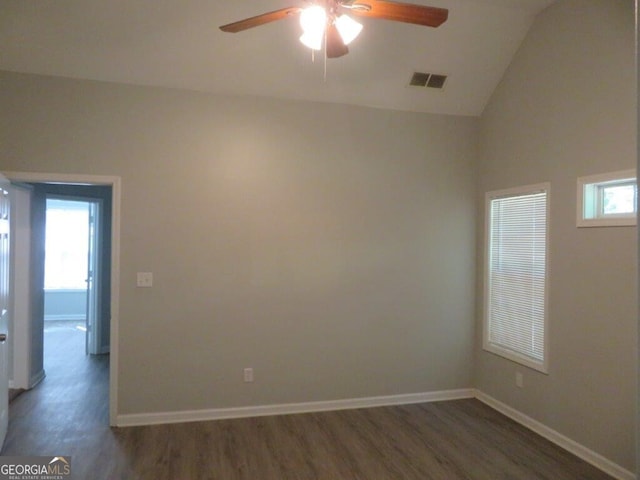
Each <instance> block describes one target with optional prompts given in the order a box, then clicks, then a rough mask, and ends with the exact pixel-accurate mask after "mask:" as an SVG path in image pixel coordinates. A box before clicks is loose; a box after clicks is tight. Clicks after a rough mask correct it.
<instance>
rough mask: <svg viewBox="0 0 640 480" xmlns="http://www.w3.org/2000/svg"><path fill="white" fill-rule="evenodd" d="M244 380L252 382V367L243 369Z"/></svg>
mask: <svg viewBox="0 0 640 480" xmlns="http://www.w3.org/2000/svg"><path fill="white" fill-rule="evenodd" d="M244 381H245V382H253V368H245V369H244Z"/></svg>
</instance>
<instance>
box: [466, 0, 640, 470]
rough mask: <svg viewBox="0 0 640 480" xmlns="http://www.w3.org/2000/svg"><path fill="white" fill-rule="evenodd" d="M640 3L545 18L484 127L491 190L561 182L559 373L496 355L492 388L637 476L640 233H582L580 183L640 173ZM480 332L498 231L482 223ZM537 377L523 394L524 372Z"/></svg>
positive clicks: (554, 214) (479, 361)
mask: <svg viewBox="0 0 640 480" xmlns="http://www.w3.org/2000/svg"><path fill="white" fill-rule="evenodd" d="M634 75H635V67H634V14H633V1H632V0H561V1H559V2H558V3H557V4H555V5H553V6H551V7H550V8H548V9H547V10H546V11H545V12H543V13H542V14H541V15H540V16H539V17H538V19H537V20H536V22H535V23H534V25H533V27H532V29H531V30H530V32H529V34H528V36H527V38H526V39H525V41H524V43H523V45H522V46H521V48H520V51H519V52H518V54H517V55H516V57H515V59H514V61H513V62H512V64H511V66H510V68H509V70H508V71H507V73H506V75H505V77H504V79H503V81H502V83H501V85H500V86H499V87H498V88H497V90H496V91H495V93H494V95H493V97H492V99H491V102H490V104H489V106H488V107H487V109H486V110H485V112H484V114H483V116H482V119H481V147H480V152H481V159H480V163H479V166H478V179H479V187H480V188H479V191H478V203H479V206H480V210H479V218H480V219H482V218H484V212H483V203H482V202H483V199H482V196H483V194H484V192H486V191H489V190H494V189H501V188H506V187H513V186H518V185H527V184H533V183H538V182H543V181H550V182H551V223H550V225H551V230H550V263H549V279H550V291H549V332H550V348H549V359H550V363H549V365H550V367H549V375H544V374H540V373H537V372H534V371H532V370H528V369H526V368H524V367H520V366H517V365H516V364H514V363H512V362H510V361H507V360H504V359H502V358H500V357H497V356H495V355H492V354H490V353H487V352H484V351H482V349H481V345H482V343H481V338H480V335H478V339H477V342H476V345H477V352H476V353H477V355H476V365H477V368H476V371H475V374H476V377H475V382H476V384H477V386H478V388H480V389H481V390H483V391H484V392H486V393H487V394H489V395H491V396H493V397H495V398H497V399H498V400H501V401H503V402H505V403H507V404H508V405H510V406H512V407H514V408H516V409H517V410H520V411H522V412H524V413H525V414H527V415H529V416H531V417H533V418H535V419H536V420H538V421H540V422H542V423H544V424H546V425H547V426H549V427H551V428H553V429H555V430H557V431H559V432H560V433H562V434H564V435H566V436H568V437H570V438H571V439H573V440H575V441H577V442H579V443H581V444H583V445H585V446H587V447H589V448H591V449H592V450H594V451H596V452H598V453H600V454H602V455H604V456H606V457H607V458H609V459H611V460H613V461H614V462H616V463H618V464H620V465H622V466H624V467H626V468H627V469H629V470H633V469H634V465H635V460H634V420H635V408H636V403H635V399H636V396H635V388H636V373H635V372H636V351H637V348H636V342H637V328H636V320H637V314H636V308H637V295H636V265H637V262H636V247H635V244H636V243H635V242H636V228H635V227H616V228H580V229H578V228H576V221H575V217H576V213H575V212H576V178H577V177H578V176H583V175H589V174H596V173H604V172H610V171H616V170H622V169H627V168H633V167H635V161H636V142H635V137H636V117H635V115H636V113H635V112H636V110H635V108H636V84H635V76H634ZM478 227H479V228H478V237H479V239H480V240H479V245H480V247H479V248H478V280H479V281H478V291H477V294H478V299H479V301H478V312H477V317H478V323H477V325H478V330H480V327H481V320H480V319H481V317H482V268H483V267H482V266H483V263H482V262H483V257H482V252H483V244H484V238H483V235H484V232H483V225H482V221H478ZM516 371H519V372H523V373H524V382H525V385H524V388H523V389H519V388H516V385H515V372H516Z"/></svg>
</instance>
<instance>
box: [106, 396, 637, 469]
mask: <svg viewBox="0 0 640 480" xmlns="http://www.w3.org/2000/svg"><path fill="white" fill-rule="evenodd" d="M461 398H477V399H478V400H480V401H481V402H483V403H485V404H486V405H488V406H490V407H491V408H493V409H495V410H497V411H498V412H500V413H502V414H503V415H505V416H507V417H509V418H511V419H512V420H515V421H516V422H518V423H520V424H521V425H523V426H525V427H527V428H528V429H530V430H532V431H534V432H535V433H537V434H538V435H541V436H543V437H544V438H546V439H547V440H550V441H551V442H553V443H555V444H556V445H558V446H559V447H561V448H564V449H565V450H567V451H569V452H571V453H573V454H574V455H576V456H577V457H579V458H581V459H582V460H584V461H586V462H588V463H590V464H592V465H593V466H595V467H597V468H599V469H600V470H602V471H603V472H605V473H607V474H609V475H611V476H612V477H614V478H616V479H618V480H636V476H635V474H634V473H633V472H630V471H629V470H626V469H625V468H623V467H621V466H620V465H618V464H616V463H614V462H612V461H611V460H609V459H607V458H605V457H603V456H602V455H600V454H598V453H596V452H594V451H593V450H590V449H588V448H587V447H585V446H584V445H581V444H579V443H577V442H576V441H574V440H571V439H570V438H568V437H566V436H564V435H562V434H561V433H559V432H557V431H555V430H553V429H552V428H549V427H547V426H546V425H543V424H542V423H540V422H538V421H537V420H534V419H533V418H531V417H529V416H527V415H525V414H524V413H522V412H520V411H518V410H516V409H514V408H512V407H510V406H508V405H506V404H504V403H502V402H500V401H499V400H496V399H495V398H493V397H491V396H489V395H487V394H485V393H483V392H481V391H480V390H476V389H473V388H465V389H459V390H443V391H436V392H424V393H411V394H405V395H389V396H380V397H366V398H349V399H342V400H328V401H320V402H303V403H286V404H277V405H259V406H252V407H233V408H212V409H205V410H184V411H178V412H157V413H133V414H123V415H118V416H117V417H116V426H118V427H133V426H139V425H157V424H163V423H184V422H202V421H210V420H222V419H232V418H246V417H262V416H269V415H289V414H295V413H311V412H325V411H332V410H348V409H355V408H371V407H383V406H392V405H409V404H413V403H425V402H437V401H444V400H458V399H461Z"/></svg>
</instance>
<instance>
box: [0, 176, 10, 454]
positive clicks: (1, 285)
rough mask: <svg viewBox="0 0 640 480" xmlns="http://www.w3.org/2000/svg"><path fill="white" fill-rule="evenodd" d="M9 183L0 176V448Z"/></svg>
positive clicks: (5, 407) (5, 379) (5, 396)
mask: <svg viewBox="0 0 640 480" xmlns="http://www.w3.org/2000/svg"><path fill="white" fill-rule="evenodd" d="M10 210H11V201H10V197H9V181H8V180H7V179H6V178H4V177H2V176H1V175H0V448H1V447H2V445H3V444H4V438H5V437H6V435H7V427H8V425H9V366H8V360H9V358H8V352H7V332H8V329H9V281H10V280H9V279H10V277H9V213H10Z"/></svg>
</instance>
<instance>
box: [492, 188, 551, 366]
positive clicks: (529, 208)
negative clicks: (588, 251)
mask: <svg viewBox="0 0 640 480" xmlns="http://www.w3.org/2000/svg"><path fill="white" fill-rule="evenodd" d="M548 196H549V184H541V185H533V186H528V187H522V188H517V189H510V190H502V191H498V192H489V193H488V194H487V196H486V215H487V243H486V245H487V250H486V256H487V262H486V275H485V307H486V314H485V321H484V348H485V349H486V350H488V351H490V352H493V353H496V354H498V355H502V356H504V357H506V358H509V359H511V360H514V361H516V362H518V363H521V364H523V365H527V366H529V367H531V368H535V369H537V370H540V371H543V372H546V370H547V355H546V352H547V348H546V344H547V342H546V338H547V329H546V322H547V315H546V291H547V288H546V285H547V231H548Z"/></svg>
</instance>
